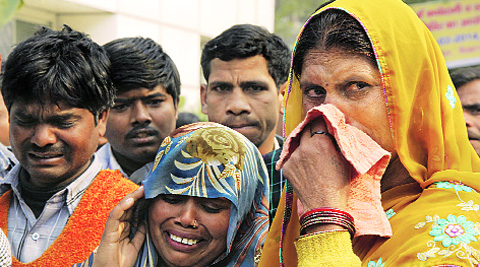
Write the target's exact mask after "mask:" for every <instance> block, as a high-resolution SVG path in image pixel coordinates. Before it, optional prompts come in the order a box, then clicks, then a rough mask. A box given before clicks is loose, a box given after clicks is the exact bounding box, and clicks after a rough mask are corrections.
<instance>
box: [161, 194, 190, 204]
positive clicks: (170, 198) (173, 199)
mask: <svg viewBox="0 0 480 267" xmlns="http://www.w3.org/2000/svg"><path fill="white" fill-rule="evenodd" d="M160 199H161V200H163V201H165V202H167V203H168V204H172V205H175V204H179V203H182V202H183V201H184V200H185V198H184V197H182V196H178V195H160Z"/></svg>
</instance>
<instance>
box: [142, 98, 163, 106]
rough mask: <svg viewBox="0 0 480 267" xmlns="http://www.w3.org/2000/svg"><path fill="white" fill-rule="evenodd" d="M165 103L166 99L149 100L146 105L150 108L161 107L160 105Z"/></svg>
mask: <svg viewBox="0 0 480 267" xmlns="http://www.w3.org/2000/svg"><path fill="white" fill-rule="evenodd" d="M163 101H164V99H161V98H155V99H149V100H147V101H145V104H146V105H147V106H150V107H159V106H160V104H162V102H163Z"/></svg>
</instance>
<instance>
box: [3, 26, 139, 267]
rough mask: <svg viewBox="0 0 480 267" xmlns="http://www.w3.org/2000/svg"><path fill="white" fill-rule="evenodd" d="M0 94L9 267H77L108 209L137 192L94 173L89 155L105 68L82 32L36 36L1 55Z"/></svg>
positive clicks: (103, 114) (103, 99)
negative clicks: (5, 119) (7, 152)
mask: <svg viewBox="0 0 480 267" xmlns="http://www.w3.org/2000/svg"><path fill="white" fill-rule="evenodd" d="M2 95H3V99H4V101H5V105H6V107H7V110H8V112H9V119H10V142H11V145H12V150H13V153H14V155H15V156H16V158H17V159H18V161H19V164H17V165H15V167H13V169H12V170H10V172H9V173H8V174H7V176H6V177H5V179H4V180H3V181H2V183H1V184H0V228H1V229H2V230H4V231H5V232H6V233H7V236H8V239H9V242H10V246H11V250H12V255H13V257H12V260H13V263H14V266H19V265H20V264H19V262H21V263H25V264H26V265H25V266H71V265H72V264H74V263H77V262H82V261H84V260H85V259H86V258H87V257H88V256H89V255H90V254H91V253H92V252H93V250H94V249H95V248H96V247H97V246H98V244H99V243H100V239H101V235H102V232H103V229H104V228H105V222H106V219H107V217H108V215H109V213H110V210H111V209H113V207H114V206H115V205H116V204H117V203H118V202H119V201H120V200H121V199H122V198H123V197H124V196H125V195H126V194H128V193H130V192H132V191H133V190H134V189H135V188H137V186H136V185H135V184H133V183H132V182H130V181H128V180H127V179H125V178H123V177H122V175H121V174H119V173H114V172H111V171H103V172H100V173H99V171H100V170H101V164H100V162H99V160H98V159H97V158H96V157H95V156H94V153H95V151H96V148H97V147H98V144H99V139H100V138H101V137H102V136H103V135H104V133H105V128H106V121H107V115H108V112H109V108H110V107H111V106H112V104H113V99H114V88H113V85H112V82H111V79H110V60H109V59H108V56H107V54H106V52H105V50H104V49H103V48H102V47H101V46H99V45H98V44H96V43H94V42H93V41H92V40H91V39H90V38H88V37H87V36H86V35H85V34H83V33H80V32H77V31H74V30H72V29H71V28H70V27H68V26H65V27H64V28H63V30H61V31H53V30H50V29H48V28H42V29H40V30H39V31H37V32H36V33H35V34H34V35H33V36H32V37H30V38H28V39H27V40H25V41H24V42H21V43H19V44H18V45H17V46H16V47H15V49H14V50H13V51H12V53H11V54H10V55H9V57H8V60H7V62H6V65H5V73H4V76H3V81H2ZM22 266H23V265H22Z"/></svg>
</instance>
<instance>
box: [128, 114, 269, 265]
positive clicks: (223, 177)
mask: <svg viewBox="0 0 480 267" xmlns="http://www.w3.org/2000/svg"><path fill="white" fill-rule="evenodd" d="M143 185H144V188H145V198H146V199H152V198H155V197H156V196H158V195H160V194H174V195H185V196H195V197H204V198H219V197H224V198H226V199H228V200H230V202H231V203H232V205H231V210H230V222H229V227H228V235H227V240H226V242H227V251H226V253H224V254H222V256H221V257H220V258H219V259H217V260H216V261H215V262H219V261H221V260H223V259H224V258H228V264H227V265H224V266H234V265H235V266H254V259H255V256H256V254H257V252H258V251H259V250H260V249H261V246H262V245H263V242H264V240H265V237H266V235H267V231H268V206H269V204H268V199H267V198H266V196H268V190H269V186H268V177H267V171H266V168H265V165H264V163H263V159H262V156H261V154H260V152H259V151H258V150H257V148H256V147H255V145H253V144H252V143H251V142H250V141H249V140H248V139H247V138H245V137H244V136H243V135H241V134H239V133H238V132H236V131H234V130H232V129H230V128H228V127H225V126H223V125H220V124H216V123H195V124H190V125H186V126H184V127H181V128H179V129H177V130H175V131H174V132H172V133H171V134H170V136H168V137H167V138H165V140H164V141H163V142H162V144H161V145H160V148H159V150H158V153H157V156H156V158H155V162H154V165H153V167H152V171H151V172H150V174H149V175H148V176H147V178H146V179H145V180H144V181H143ZM147 239H149V238H147ZM151 248H153V246H151V241H147V242H146V244H145V245H144V249H143V253H142V254H143V255H141V257H139V261H137V263H140V262H142V263H141V264H140V266H149V264H151V263H152V262H154V261H156V260H153V258H152V257H149V254H155V253H148V252H151ZM149 258H150V259H149ZM152 260H153V261H152ZM147 262H148V263H147ZM222 265H223V264H222Z"/></svg>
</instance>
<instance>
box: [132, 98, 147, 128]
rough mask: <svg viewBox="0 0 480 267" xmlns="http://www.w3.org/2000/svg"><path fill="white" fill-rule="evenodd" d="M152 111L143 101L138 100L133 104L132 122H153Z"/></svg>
mask: <svg viewBox="0 0 480 267" xmlns="http://www.w3.org/2000/svg"><path fill="white" fill-rule="evenodd" d="M151 121H152V118H151V117H150V112H149V111H148V108H147V107H146V106H145V104H144V103H143V102H142V101H136V102H135V103H134V105H133V109H132V114H131V122H132V124H137V123H145V122H148V123H149V122H151Z"/></svg>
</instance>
